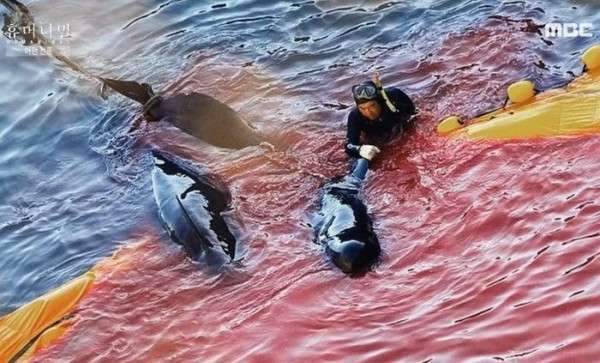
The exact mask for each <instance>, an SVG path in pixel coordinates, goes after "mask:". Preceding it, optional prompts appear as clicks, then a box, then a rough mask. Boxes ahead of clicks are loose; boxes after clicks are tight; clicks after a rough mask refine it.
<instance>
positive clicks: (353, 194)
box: [315, 158, 381, 273]
mask: <svg viewBox="0 0 600 363" xmlns="http://www.w3.org/2000/svg"><path fill="white" fill-rule="evenodd" d="M368 169H369V161H368V160H366V159H362V158H361V159H358V160H357V161H356V162H355V165H354V168H353V169H352V171H351V172H350V173H349V174H348V175H346V176H344V177H343V178H341V179H337V180H334V181H331V182H329V183H328V184H326V185H325V186H324V187H323V190H322V193H323V194H322V196H321V199H320V202H321V203H320V210H319V212H318V213H317V215H316V221H315V222H316V223H315V233H316V239H317V242H319V243H322V244H323V245H325V250H326V252H327V254H328V255H329V257H330V258H331V261H332V262H333V263H334V264H335V265H336V266H337V267H339V268H340V269H341V270H342V271H344V272H345V273H355V272H361V271H366V270H368V269H369V268H370V267H371V266H372V265H373V264H374V263H375V262H377V260H378V258H379V255H380V253H381V247H380V245H379V240H378V239H377V235H375V231H374V230H373V221H372V220H371V218H370V217H369V214H368V213H367V207H366V206H365V204H364V203H363V201H362V200H361V198H360V188H361V186H362V184H363V181H364V179H365V175H366V173H367V171H368Z"/></svg>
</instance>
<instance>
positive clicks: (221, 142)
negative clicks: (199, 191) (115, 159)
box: [148, 92, 263, 149]
mask: <svg viewBox="0 0 600 363" xmlns="http://www.w3.org/2000/svg"><path fill="white" fill-rule="evenodd" d="M148 115H149V116H150V117H151V118H152V119H155V120H164V121H168V122H170V123H171V124H173V125H175V126H177V127H178V128H180V129H181V130H183V131H184V132H186V133H188V134H190V135H192V136H194V137H196V138H198V139H200V140H203V141H206V142H208V143H209V144H211V145H214V146H218V147H224V148H229V149H241V148H244V147H247V146H252V145H258V144H260V143H261V141H263V138H262V137H261V136H260V135H259V134H258V133H257V132H256V130H255V129H254V128H252V127H251V126H250V125H249V124H248V123H247V122H246V121H245V120H243V119H242V118H241V117H240V116H239V115H238V114H237V112H235V111H234V110H232V109H231V108H230V107H229V106H227V105H226V104H224V103H222V102H219V101H217V100H216V99H214V98H212V97H210V96H208V95H205V94H202V93H197V92H192V93H190V94H179V95H175V96H172V97H169V98H165V99H164V100H162V102H160V103H159V104H158V105H157V106H155V107H154V108H153V109H152V110H150V111H149V113H148Z"/></svg>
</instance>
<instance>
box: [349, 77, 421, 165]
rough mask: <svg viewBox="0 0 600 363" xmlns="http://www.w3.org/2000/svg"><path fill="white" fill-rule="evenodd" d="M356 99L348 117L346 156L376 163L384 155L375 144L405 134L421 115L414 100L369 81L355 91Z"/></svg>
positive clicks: (353, 90) (353, 94)
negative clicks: (379, 155) (364, 136)
mask: <svg viewBox="0 0 600 363" xmlns="http://www.w3.org/2000/svg"><path fill="white" fill-rule="evenodd" d="M352 96H353V97H354V102H356V108H354V109H352V111H351V112H350V114H349V115H348V133H347V137H346V152H347V153H348V154H349V155H350V156H352V157H362V158H365V159H367V160H372V159H373V158H374V157H375V155H377V154H378V153H379V152H380V150H379V148H378V147H377V146H375V145H372V143H373V142H374V141H375V140H379V141H380V140H385V139H388V138H389V137H390V136H393V135H396V134H398V133H400V134H403V133H404V132H406V131H407V130H408V128H409V127H410V126H411V125H412V121H413V119H414V118H415V116H416V113H417V110H416V108H415V105H414V104H413V102H412V101H411V99H410V97H408V96H407V95H406V93H404V92H402V91H401V90H399V89H398V88H392V87H391V88H386V89H383V88H381V87H378V86H377V85H376V84H375V83H374V82H371V81H369V82H364V83H361V84H359V85H356V86H354V87H352ZM386 96H387V97H386ZM361 133H365V134H366V136H367V139H366V141H367V143H365V144H361V143H360V137H361Z"/></svg>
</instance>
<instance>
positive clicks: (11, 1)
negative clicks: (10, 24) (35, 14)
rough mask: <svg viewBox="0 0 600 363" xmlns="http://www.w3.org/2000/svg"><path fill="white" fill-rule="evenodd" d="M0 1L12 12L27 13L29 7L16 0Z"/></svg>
mask: <svg viewBox="0 0 600 363" xmlns="http://www.w3.org/2000/svg"><path fill="white" fill-rule="evenodd" d="M0 3H2V5H4V6H5V7H6V8H7V9H9V10H10V11H12V12H14V13H23V14H29V9H27V7H26V6H25V5H23V4H21V3H20V2H18V1H16V0H0Z"/></svg>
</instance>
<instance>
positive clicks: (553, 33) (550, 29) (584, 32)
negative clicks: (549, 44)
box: [544, 23, 593, 38]
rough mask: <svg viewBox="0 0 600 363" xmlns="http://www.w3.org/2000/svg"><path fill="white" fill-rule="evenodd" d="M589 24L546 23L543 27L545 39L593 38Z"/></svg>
mask: <svg viewBox="0 0 600 363" xmlns="http://www.w3.org/2000/svg"><path fill="white" fill-rule="evenodd" d="M592 27H593V25H592V24H591V23H579V24H577V23H548V24H546V25H545V26H544V36H545V37H546V38H576V37H585V38H590V37H592V36H593V34H592V32H591V30H592Z"/></svg>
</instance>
